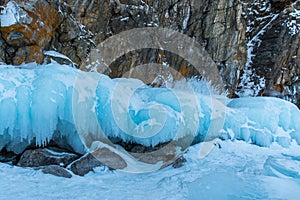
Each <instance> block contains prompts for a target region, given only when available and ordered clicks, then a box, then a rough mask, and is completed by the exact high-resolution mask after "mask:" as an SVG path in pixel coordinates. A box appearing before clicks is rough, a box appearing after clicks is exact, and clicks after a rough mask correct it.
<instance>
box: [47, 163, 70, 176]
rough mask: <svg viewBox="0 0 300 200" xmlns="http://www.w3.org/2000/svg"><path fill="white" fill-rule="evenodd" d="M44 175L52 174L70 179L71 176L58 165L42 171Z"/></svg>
mask: <svg viewBox="0 0 300 200" xmlns="http://www.w3.org/2000/svg"><path fill="white" fill-rule="evenodd" d="M42 172H43V173H44V174H52V175H54V176H58V177H64V178H72V174H70V172H68V171H67V170H66V169H65V168H63V167H61V166H58V165H49V166H46V167H45V168H43V169H42Z"/></svg>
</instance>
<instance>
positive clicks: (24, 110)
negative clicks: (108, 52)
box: [0, 63, 300, 153]
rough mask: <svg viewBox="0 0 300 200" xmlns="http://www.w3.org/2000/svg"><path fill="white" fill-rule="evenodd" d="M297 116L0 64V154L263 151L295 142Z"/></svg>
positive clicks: (274, 104)
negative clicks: (110, 144) (51, 145)
mask: <svg viewBox="0 0 300 200" xmlns="http://www.w3.org/2000/svg"><path fill="white" fill-rule="evenodd" d="M299 122H300V111H299V110H298V108H297V107H296V106H295V105H293V104H292V103H289V102H286V101H283V100H280V99H275V98H266V97H264V98H262V97H257V98H241V99H234V100H228V99H226V98H225V97H222V96H214V95H207V94H202V93H199V92H198V90H197V84H196V83H195V82H194V83H192V84H188V83H183V82H182V83H181V84H178V85H177V86H176V85H175V86H174V87H172V88H151V87H149V86H147V85H145V84H144V83H143V82H142V81H140V80H136V79H124V78H120V79H110V78H109V77H107V76H105V75H101V74H97V73H91V72H81V71H79V70H77V69H74V68H71V67H69V66H66V65H59V64H55V63H52V64H48V65H43V66H37V65H34V64H30V65H23V66H21V67H19V68H16V67H12V66H8V65H2V66H0V149H2V148H4V147H5V148H6V149H7V150H9V151H14V152H16V153H21V152H22V151H23V150H24V149H25V148H27V147H28V146H29V145H32V144H34V145H38V146H43V145H46V144H47V143H48V142H49V141H50V140H53V141H55V142H56V143H57V144H58V145H60V146H61V147H65V148H68V149H72V150H74V151H76V152H78V153H83V152H85V151H86V148H87V147H88V146H89V145H91V142H92V141H93V140H97V139H99V138H102V137H103V136H105V137H109V138H110V139H117V138H118V139H121V140H123V141H126V142H134V143H139V144H142V145H146V146H150V145H152V146H155V145H157V144H159V143H163V142H169V141H171V140H179V139H181V138H185V137H187V136H190V137H191V138H193V140H194V141H193V142H200V141H204V140H210V139H213V138H216V137H219V136H220V137H221V138H224V139H232V140H233V139H239V140H245V141H247V142H251V143H254V144H257V145H259V146H264V147H268V146H270V145H271V143H273V142H277V143H279V144H280V145H281V146H284V147H288V146H289V144H290V143H291V142H292V141H293V140H295V141H296V142H297V143H298V144H300V123H299Z"/></svg>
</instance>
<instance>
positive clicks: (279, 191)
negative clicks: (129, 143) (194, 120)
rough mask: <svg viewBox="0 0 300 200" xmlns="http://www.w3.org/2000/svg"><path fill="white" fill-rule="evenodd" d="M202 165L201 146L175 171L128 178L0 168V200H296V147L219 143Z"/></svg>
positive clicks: (299, 190)
mask: <svg viewBox="0 0 300 200" xmlns="http://www.w3.org/2000/svg"><path fill="white" fill-rule="evenodd" d="M219 144H220V145H221V148H217V147H216V148H214V149H213V150H212V152H211V153H210V154H209V155H208V156H207V157H205V158H204V159H200V158H199V156H198V155H199V151H200V149H201V144H198V145H195V146H192V147H190V148H189V150H188V152H187V153H186V154H185V158H186V159H187V162H186V163H185V165H184V166H183V167H181V168H178V169H174V168H172V167H168V168H165V169H163V170H160V171H156V172H152V173H146V174H129V173H124V172H120V171H109V170H106V169H104V168H98V169H96V170H95V173H93V172H91V173H89V174H88V175H86V176H85V177H79V176H73V177H72V178H71V179H65V178H58V177H55V176H52V175H45V174H43V173H42V172H41V171H35V170H33V169H23V168H19V167H12V166H10V165H6V164H0V177H1V179H0V188H1V189H0V199H180V200H181V199H195V200H199V199H231V200H232V199H298V198H299V196H300V146H298V145H297V144H292V145H291V146H290V147H289V148H288V149H285V148H282V147H281V146H279V145H277V144H276V143H274V144H272V145H271V147H270V148H264V147H258V146H256V145H251V144H247V143H245V142H242V141H219Z"/></svg>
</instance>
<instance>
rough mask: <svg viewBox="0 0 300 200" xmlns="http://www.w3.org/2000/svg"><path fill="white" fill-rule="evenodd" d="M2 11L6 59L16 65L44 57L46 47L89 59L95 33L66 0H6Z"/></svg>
mask: <svg viewBox="0 0 300 200" xmlns="http://www.w3.org/2000/svg"><path fill="white" fill-rule="evenodd" d="M2 6H3V7H2V9H1V15H0V31H1V36H2V37H1V41H0V43H1V47H2V48H1V50H0V57H1V58H0V59H1V61H2V62H5V63H8V64H14V65H20V64H22V63H29V62H37V63H42V62H43V61H44V58H45V55H44V51H45V50H50V49H52V50H56V51H58V52H61V53H62V54H64V55H66V56H68V57H69V58H70V59H72V60H74V62H81V61H82V60H84V59H85V57H86V54H87V53H88V49H89V48H90V47H91V45H92V42H91V41H89V38H90V36H91V33H90V32H88V31H87V30H85V29H84V28H83V27H82V26H81V25H80V24H79V23H77V22H76V20H75V19H74V18H73V17H72V15H71V11H70V8H69V7H68V6H67V5H66V4H64V3H63V2H62V1H56V0H48V1H47V0H31V1H23V0H16V1H5V2H2Z"/></svg>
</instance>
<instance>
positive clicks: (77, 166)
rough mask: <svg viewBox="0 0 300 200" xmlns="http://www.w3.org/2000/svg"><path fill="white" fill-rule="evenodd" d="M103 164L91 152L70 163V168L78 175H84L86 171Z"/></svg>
mask: <svg viewBox="0 0 300 200" xmlns="http://www.w3.org/2000/svg"><path fill="white" fill-rule="evenodd" d="M100 166H104V165H103V164H102V163H101V162H100V161H99V160H98V159H96V158H95V157H94V156H93V155H92V154H90V153H89V154H87V155H85V156H83V157H81V158H80V159H78V160H76V161H75V162H73V163H72V165H71V167H70V170H71V171H72V172H73V173H74V174H76V175H79V176H84V175H86V174H87V173H89V172H91V171H93V169H94V168H96V167H100Z"/></svg>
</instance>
